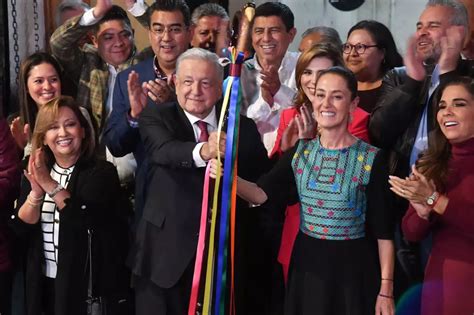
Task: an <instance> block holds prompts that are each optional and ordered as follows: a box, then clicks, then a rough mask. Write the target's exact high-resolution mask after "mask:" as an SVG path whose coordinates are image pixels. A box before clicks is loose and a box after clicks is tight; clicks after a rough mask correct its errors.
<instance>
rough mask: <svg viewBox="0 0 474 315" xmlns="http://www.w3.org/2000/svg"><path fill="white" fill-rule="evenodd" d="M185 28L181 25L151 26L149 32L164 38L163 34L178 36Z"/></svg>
mask: <svg viewBox="0 0 474 315" xmlns="http://www.w3.org/2000/svg"><path fill="white" fill-rule="evenodd" d="M185 29H186V27H183V26H181V25H173V26H166V27H164V26H158V25H157V26H153V27H150V31H151V32H152V33H153V34H155V35H156V36H160V37H162V36H164V35H165V33H168V35H171V36H173V35H180V34H182V33H183V32H184V30H185Z"/></svg>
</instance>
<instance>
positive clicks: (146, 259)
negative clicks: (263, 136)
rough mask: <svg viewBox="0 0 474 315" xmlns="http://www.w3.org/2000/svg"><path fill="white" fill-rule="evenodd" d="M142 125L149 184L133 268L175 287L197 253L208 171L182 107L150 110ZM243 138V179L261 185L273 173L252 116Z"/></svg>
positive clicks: (242, 125) (242, 127) (242, 129)
mask: <svg viewBox="0 0 474 315" xmlns="http://www.w3.org/2000/svg"><path fill="white" fill-rule="evenodd" d="M217 108H218V107H217ZM217 112H219V110H217ZM217 115H219V113H217ZM139 125H140V134H141V137H142V140H143V143H144V147H145V152H146V156H147V159H148V161H149V168H148V174H147V175H148V178H149V182H148V184H147V185H148V187H147V193H146V195H147V198H146V201H145V207H144V211H143V217H142V220H141V222H140V223H139V225H138V228H137V235H136V240H135V242H136V243H135V245H134V247H133V249H132V253H131V255H130V263H131V265H132V266H133V268H132V269H133V272H134V273H135V274H137V275H139V276H142V277H146V278H148V279H150V280H151V281H153V282H154V283H155V284H156V285H158V286H160V287H162V288H170V287H172V286H173V285H175V284H176V283H177V281H178V280H179V279H180V277H181V276H182V274H183V273H184V271H185V269H186V267H187V266H188V265H189V263H190V262H191V260H192V259H194V256H195V253H196V246H197V241H198V232H199V221H200V215H201V201H202V189H203V182H204V172H205V168H204V167H201V168H197V167H195V165H194V161H193V157H192V151H193V149H194V147H195V146H196V140H195V137H194V131H193V127H192V126H191V124H190V122H189V120H188V119H187V117H186V115H185V113H184V111H183V110H182V109H181V107H180V106H179V105H178V104H177V103H174V102H173V103H167V104H163V105H160V106H148V107H146V108H145V110H144V111H143V112H142V114H141V116H140V121H139ZM239 139H240V142H239V152H238V163H239V168H238V171H239V175H240V176H241V177H243V178H246V179H248V180H253V181H255V180H256V179H257V178H258V177H259V176H260V175H261V174H262V172H264V171H266V170H267V169H268V158H267V153H266V150H265V147H264V146H263V144H262V142H261V140H260V135H259V133H258V131H257V127H256V125H255V123H254V122H253V121H252V120H250V119H248V118H246V117H241V118H240V135H239Z"/></svg>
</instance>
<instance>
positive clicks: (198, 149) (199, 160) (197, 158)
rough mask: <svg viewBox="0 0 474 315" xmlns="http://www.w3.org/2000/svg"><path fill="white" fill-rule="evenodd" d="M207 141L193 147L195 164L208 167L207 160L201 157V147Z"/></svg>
mask: <svg viewBox="0 0 474 315" xmlns="http://www.w3.org/2000/svg"><path fill="white" fill-rule="evenodd" d="M204 143H205V142H200V143H198V144H196V146H195V147H194V149H193V160H194V165H196V167H206V165H207V163H206V161H204V160H203V158H202V157H201V153H200V152H201V148H202V146H203V145H204Z"/></svg>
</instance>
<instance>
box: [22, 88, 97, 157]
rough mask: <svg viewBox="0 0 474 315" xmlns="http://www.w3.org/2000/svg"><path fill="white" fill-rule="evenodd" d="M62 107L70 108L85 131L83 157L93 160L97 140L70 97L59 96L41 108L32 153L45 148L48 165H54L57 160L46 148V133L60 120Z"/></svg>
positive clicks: (82, 148) (34, 131) (82, 144)
mask: <svg viewBox="0 0 474 315" xmlns="http://www.w3.org/2000/svg"><path fill="white" fill-rule="evenodd" d="M61 107H68V108H70V109H71V110H72V111H73V113H74V115H75V116H76V118H77V120H78V121H79V124H80V126H81V127H82V128H83V129H84V139H83V140H82V143H81V157H83V158H86V159H90V158H92V157H93V156H94V153H95V152H94V151H95V139H94V136H93V135H92V129H91V126H90V124H89V123H88V122H87V119H86V118H85V117H84V115H83V114H82V112H81V109H80V107H79V105H77V103H76V102H75V101H74V99H73V98H72V97H70V96H59V97H57V98H54V99H52V100H51V101H49V102H48V103H46V104H45V105H43V106H41V108H40V109H39V110H38V114H37V116H36V123H35V129H34V130H33V136H32V141H31V147H32V152H34V151H35V150H36V149H38V148H44V150H45V153H46V156H47V163H48V164H50V165H52V163H53V162H54V160H55V158H54V155H53V152H52V151H51V149H50V148H49V147H48V146H44V145H43V142H44V137H45V135H46V132H47V131H48V130H49V128H50V127H51V125H52V124H54V122H55V120H56V119H57V118H58V115H59V109H60V108H61Z"/></svg>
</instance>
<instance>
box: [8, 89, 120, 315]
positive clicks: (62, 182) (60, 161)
mask: <svg viewBox="0 0 474 315" xmlns="http://www.w3.org/2000/svg"><path fill="white" fill-rule="evenodd" d="M94 148H95V146H94V138H93V137H92V130H91V127H90V125H89V123H88V121H87V120H86V118H85V117H84V116H83V115H82V112H81V109H80V107H79V106H78V105H77V104H76V103H75V102H74V100H73V99H72V98H70V97H65V96H62V97H59V98H56V99H53V100H52V101H50V102H48V103H47V104H44V105H43V106H41V107H40V108H39V111H38V115H37V119H36V127H35V129H34V132H33V140H32V154H31V156H30V158H29V161H28V170H27V171H25V172H24V177H23V179H22V183H21V189H20V198H19V200H18V213H17V216H16V217H14V221H13V223H12V225H13V226H14V227H15V229H16V231H17V233H18V234H19V235H23V236H24V237H25V238H27V242H26V243H27V244H28V249H27V250H28V260H27V272H26V274H27V277H26V287H27V292H26V300H27V313H28V314H38V315H39V314H48V315H51V314H56V315H66V314H68V315H69V314H74V315H84V314H86V299H87V287H88V277H84V271H85V270H88V269H87V268H89V266H88V264H89V257H88V253H87V252H88V250H87V249H88V235H93V242H92V245H91V246H92V258H91V259H92V261H93V264H94V274H95V275H100V276H94V278H93V283H92V284H91V285H92V286H93V288H94V292H95V294H96V296H97V297H99V296H100V297H103V298H106V299H107V301H108V302H109V303H110V304H108V305H107V306H108V307H107V308H108V309H109V307H112V308H113V307H114V305H117V304H116V303H114V302H116V300H115V298H117V299H122V298H123V297H124V296H126V293H127V287H128V286H127V284H128V279H127V275H128V274H127V272H126V271H125V267H124V258H125V254H126V250H127V247H126V244H127V232H126V231H127V229H126V226H125V224H126V223H125V222H126V221H124V220H123V218H122V217H121V215H122V214H124V213H125V212H124V209H123V207H124V206H123V205H125V204H126V203H124V202H122V200H121V198H120V197H119V196H120V193H119V191H120V184H119V180H118V175H117V171H116V169H115V167H114V166H113V165H112V164H110V163H108V162H105V161H100V160H97V159H96V158H95V155H94ZM112 291H113V297H112ZM121 305H125V304H121ZM122 308H123V307H122ZM111 312H112V313H113V314H120V313H118V312H119V311H118V310H117V309H112V311H111Z"/></svg>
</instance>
